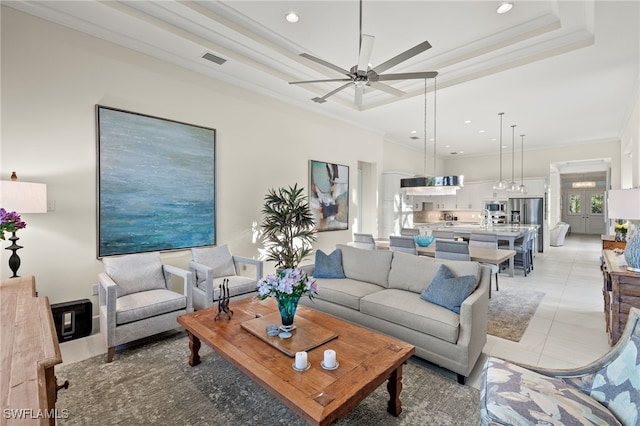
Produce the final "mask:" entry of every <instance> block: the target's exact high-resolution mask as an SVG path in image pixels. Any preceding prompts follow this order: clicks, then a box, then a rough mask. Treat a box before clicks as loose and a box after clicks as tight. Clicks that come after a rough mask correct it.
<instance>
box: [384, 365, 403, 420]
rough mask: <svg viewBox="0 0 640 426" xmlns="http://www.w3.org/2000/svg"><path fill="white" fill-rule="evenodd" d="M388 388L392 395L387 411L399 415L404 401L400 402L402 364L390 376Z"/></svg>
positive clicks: (390, 395)
mask: <svg viewBox="0 0 640 426" xmlns="http://www.w3.org/2000/svg"><path fill="white" fill-rule="evenodd" d="M387 390H388V391H389V397H390V398H389V404H388V405H387V411H388V412H389V413H391V414H393V415H394V416H396V417H397V416H399V415H400V413H402V403H401V402H400V392H402V364H400V366H399V367H398V368H397V369H396V370H395V371H394V372H393V373H391V376H389V381H388V382H387Z"/></svg>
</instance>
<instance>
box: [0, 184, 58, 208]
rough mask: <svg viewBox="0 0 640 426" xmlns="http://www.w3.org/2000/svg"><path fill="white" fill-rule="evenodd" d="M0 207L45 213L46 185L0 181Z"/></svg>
mask: <svg viewBox="0 0 640 426" xmlns="http://www.w3.org/2000/svg"><path fill="white" fill-rule="evenodd" d="M0 207H2V208H4V209H5V210H7V211H15V212H17V213H46V212H47V185H46V184H44V183H32V182H18V181H9V180H3V181H0Z"/></svg>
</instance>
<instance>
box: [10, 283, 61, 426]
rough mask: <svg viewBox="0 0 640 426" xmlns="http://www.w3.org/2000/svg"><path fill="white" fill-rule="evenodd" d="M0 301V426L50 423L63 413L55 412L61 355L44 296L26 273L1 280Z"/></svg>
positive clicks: (52, 423) (49, 310) (47, 302)
mask: <svg viewBox="0 0 640 426" xmlns="http://www.w3.org/2000/svg"><path fill="white" fill-rule="evenodd" d="M0 301H1V303H0V341H1V342H2V345H1V348H0V398H1V399H2V404H1V405H2V407H1V410H2V413H1V415H0V416H1V419H0V424H2V425H5V424H6V425H13V424H16V425H55V417H56V416H64V415H65V413H64V410H58V411H56V410H55V403H56V396H57V392H58V389H59V387H58V386H57V383H56V377H55V372H54V366H55V365H56V364H60V363H61V362H62V356H61V355H60V346H59V344H58V337H57V335H56V330H55V327H54V324H53V316H52V315H51V308H50V307H49V299H48V298H46V297H36V282H35V278H34V277H33V276H29V277H19V278H10V279H6V280H1V281H0ZM67 386H68V382H65V385H64V387H67Z"/></svg>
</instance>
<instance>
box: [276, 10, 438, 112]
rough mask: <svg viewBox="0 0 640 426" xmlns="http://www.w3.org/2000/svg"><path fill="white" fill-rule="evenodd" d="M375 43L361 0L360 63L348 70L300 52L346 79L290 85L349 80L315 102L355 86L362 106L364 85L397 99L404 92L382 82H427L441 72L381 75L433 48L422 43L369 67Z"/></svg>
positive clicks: (358, 102)
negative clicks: (366, 25) (364, 28)
mask: <svg viewBox="0 0 640 426" xmlns="http://www.w3.org/2000/svg"><path fill="white" fill-rule="evenodd" d="M373 40H374V37H373V36H371V35H367V34H362V0H360V50H359V57H358V64H357V65H354V66H353V67H351V69H350V70H349V71H347V70H346V69H344V68H341V67H339V66H337V65H334V64H332V63H329V62H327V61H324V60H322V59H320V58H316V57H315V56H312V55H309V54H308V53H301V54H300V56H302V57H303V58H306V59H309V60H311V61H313V62H316V63H318V64H320V65H323V66H325V67H327V68H331V69H332V70H334V71H337V72H339V73H340V74H344V75H346V76H347V78H332V79H326V80H308V81H291V82H289V84H307V83H326V82H334V81H346V82H347V83H346V84H344V85H342V86H340V87H338V88H337V89H335V90H332V91H331V92H329V93H327V94H326V95H324V96H322V97H315V98H313V99H312V100H313V101H314V102H317V103H324V102H326V101H327V98H328V97H330V96H333V95H335V94H336V93H338V92H340V91H341V90H344V89H346V88H347V87H349V86H351V85H355V92H356V93H355V104H356V105H358V106H360V105H362V95H363V93H364V88H365V86H370V87H373V88H375V89H378V90H382V91H383V92H386V93H389V94H391V95H394V96H402V95H404V94H405V92H403V91H402V90H398V89H396V88H395V87H392V86H390V85H388V84H384V83H381V82H382V81H391V80H411V79H426V78H435V77H436V76H437V75H438V73H437V72H436V71H425V72H407V73H398V74H381V73H383V72H384V71H386V70H388V69H389V68H392V67H394V66H396V65H398V64H399V63H401V62H404V61H406V60H407V59H409V58H412V57H414V56H415V55H417V54H419V53H422V52H424V51H425V50H427V49H430V48H431V44H429V42H428V41H423V42H422V43H420V44H418V45H417V46H414V47H412V48H411V49H409V50H407V51H405V52H402V53H400V54H399V55H396V56H394V57H393V58H391V59H389V60H387V61H386V62H383V63H382V64H380V65H378V66H377V67H374V68H370V67H369V59H370V58H371V52H372V51H373Z"/></svg>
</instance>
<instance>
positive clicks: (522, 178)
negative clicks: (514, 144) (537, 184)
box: [518, 135, 525, 193]
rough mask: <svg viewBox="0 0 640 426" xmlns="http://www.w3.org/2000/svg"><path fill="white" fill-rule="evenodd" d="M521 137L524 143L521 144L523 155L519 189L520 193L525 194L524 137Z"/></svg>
mask: <svg viewBox="0 0 640 426" xmlns="http://www.w3.org/2000/svg"><path fill="white" fill-rule="evenodd" d="M520 137H521V138H522V142H521V146H520V153H521V156H522V158H521V160H520V187H519V188H518V189H519V190H520V192H522V193H524V192H525V187H524V135H520Z"/></svg>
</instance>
